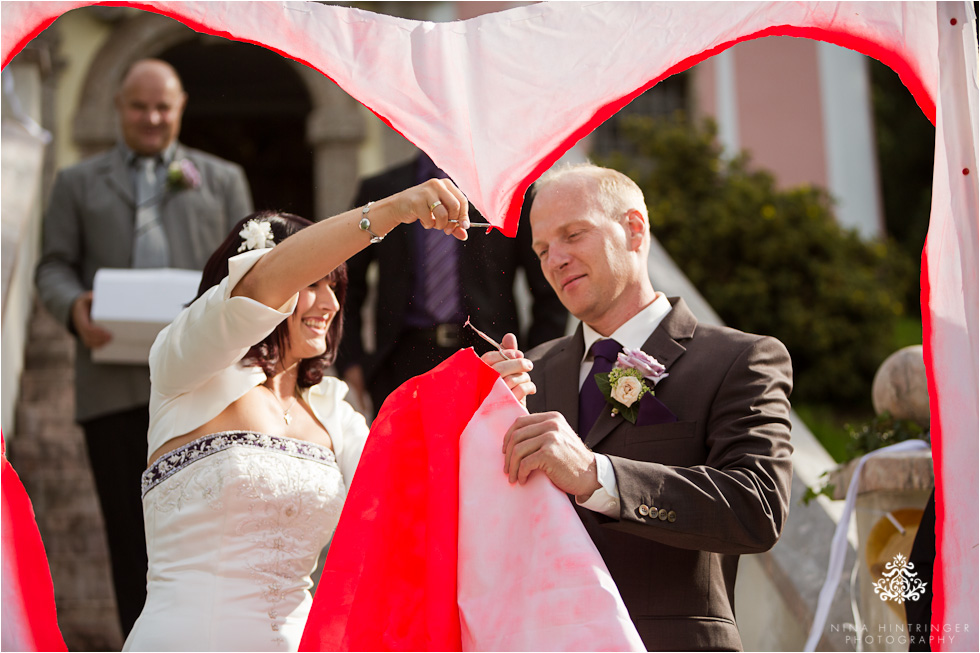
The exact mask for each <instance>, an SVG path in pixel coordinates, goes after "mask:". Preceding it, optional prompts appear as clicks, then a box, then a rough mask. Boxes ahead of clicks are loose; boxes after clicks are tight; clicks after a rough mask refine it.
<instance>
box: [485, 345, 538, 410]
mask: <svg viewBox="0 0 980 653" xmlns="http://www.w3.org/2000/svg"><path fill="white" fill-rule="evenodd" d="M500 346H501V347H502V348H503V350H504V353H503V354H501V353H500V352H499V351H495V350H494V351H488V352H487V353H485V354H483V356H481V357H480V359H481V360H482V361H483V362H484V363H486V364H487V365H489V366H490V367H492V368H493V369H494V370H496V372H497V374H499V375H500V377H501V378H502V379H503V380H504V383H506V384H507V387H508V388H510V391H511V392H513V393H514V396H515V397H516V398H517V400H518V401H519V402H521V403H522V404H523V403H524V398H525V397H526V396H527V395H533V394H534V393H535V392H537V388H535V386H534V383H532V382H531V377H530V376H529V375H528V372H530V371H531V369H532V368H533V367H534V364H533V363H531V361H529V360H528V359H526V358H524V354H523V353H522V352H521V351H520V350H519V349H518V348H517V337H516V336H515V335H514V334H513V333H508V334H507V335H505V336H504V338H503V340H501V341H500Z"/></svg>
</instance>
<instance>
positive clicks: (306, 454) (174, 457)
mask: <svg viewBox="0 0 980 653" xmlns="http://www.w3.org/2000/svg"><path fill="white" fill-rule="evenodd" d="M231 447H254V448H259V449H271V450H273V451H279V452H281V453H284V454H286V455H289V456H295V457H296V458H305V459H307V460H312V461H315V462H321V463H326V464H334V465H335V464H336V462H337V459H336V458H335V457H334V453H333V451H331V450H330V449H328V448H327V447H325V446H323V445H322V444H316V443H315V442H307V441H305V440H296V439H294V438H284V437H280V436H277V435H266V434H264V433H255V432H253V431H224V432H221V433H212V434H210V435H205V436H203V437H200V438H198V439H197V440H194V441H192V442H188V443H187V444H185V445H183V446H180V447H178V448H176V449H174V450H173V451H170V452H167V453H165V454H164V455H162V456H160V458H158V459H157V461H156V462H154V463H153V465H151V466H150V467H149V469H147V470H146V471H145V472H143V478H142V486H143V492H142V495H144V496H145V495H146V493H147V492H149V491H150V490H152V489H153V488H154V487H156V486H157V485H159V484H160V483H162V482H163V481H165V480H167V479H168V478H170V477H171V476H173V475H174V474H176V473H177V472H179V471H180V470H182V469H183V468H185V467H187V466H188V465H190V464H191V463H193V462H195V461H198V460H201V459H202V458H206V457H207V456H210V455H211V454H214V453H218V452H219V451H224V450H225V449H230V448H231Z"/></svg>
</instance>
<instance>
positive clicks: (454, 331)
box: [408, 324, 465, 349]
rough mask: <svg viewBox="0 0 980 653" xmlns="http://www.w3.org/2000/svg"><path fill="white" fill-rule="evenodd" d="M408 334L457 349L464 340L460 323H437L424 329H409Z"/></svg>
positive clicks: (440, 345) (439, 345)
mask: <svg viewBox="0 0 980 653" xmlns="http://www.w3.org/2000/svg"><path fill="white" fill-rule="evenodd" d="M408 334H409V335H411V336H413V337H416V338H420V339H423V340H426V341H428V342H432V343H435V345H436V346H437V347H443V348H445V349H458V348H459V347H462V346H463V343H464V341H465V340H464V327H463V325H461V324H437V325H435V326H434V327H428V328H426V329H409V330H408Z"/></svg>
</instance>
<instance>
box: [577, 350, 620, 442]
mask: <svg viewBox="0 0 980 653" xmlns="http://www.w3.org/2000/svg"><path fill="white" fill-rule="evenodd" d="M589 351H591V352H592V355H593V356H594V360H593V362H592V370H591V371H589V375H588V376H587V377H585V383H583V384H582V390H581V391H580V392H579V397H578V434H579V437H581V438H582V439H583V440H584V439H585V436H586V435H588V434H589V431H591V430H592V426H593V425H594V424H595V422H596V420H597V419H599V413H601V412H602V409H603V407H605V405H606V398H605V397H603V396H602V392H601V391H600V390H599V386H598V384H596V382H595V375H596V374H608V373H609V371H610V370H612V368H613V364H614V363H615V362H616V357H617V355H618V354H619V352H621V351H623V346H622V345H621V344H619V343H618V342H616V341H615V340H611V339H606V340H596V341H595V342H594V343H592V348H591V349H589Z"/></svg>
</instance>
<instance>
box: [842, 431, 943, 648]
mask: <svg viewBox="0 0 980 653" xmlns="http://www.w3.org/2000/svg"><path fill="white" fill-rule="evenodd" d="M856 465H857V460H853V461H851V462H850V463H848V464H847V465H845V466H844V467H843V468H841V469H840V470H839V471H838V472H837V473H836V477H835V478H834V479H832V480H831V482H832V483H834V484H835V496H834V498H835V499H843V498H844V496H845V494H846V492H847V488H848V484H849V483H850V482H852V477H853V474H854V469H855V467H856ZM859 482H860V486H859V489H858V497H857V504H856V505H855V509H854V515H855V520H856V523H857V532H858V556H857V560H856V564H857V567H858V570H857V571H858V573H857V575H856V578H855V581H854V585H853V587H852V599H853V600H854V601H855V602H856V603H857V606H858V610H859V614H860V619H861V624H860V628H859V630H858V632H856V633H854V636H855V637H861V638H862V639H861V644H862V648H863V650H865V651H907V650H908V648H909V644H908V642H909V640H908V632H907V627H906V621H905V605H904V602H905V598H904V597H898V600H893V599H883V598H882V596H881V595H880V594H879V593H876V592H875V584H876V583H878V584H879V585H884V581H883V580H882V579H883V578H885V580H887V578H886V577H885V576H884V574H886V573H888V572H890V571H892V570H893V569H894V568H895V566H896V565H898V566H901V564H902V560H903V558H904V560H905V561H907V560H908V557H909V553H910V552H911V550H912V542H913V540H914V539H915V535H916V533H917V532H918V528H919V521H920V520H921V518H922V510H923V508H924V507H925V505H926V502H927V501H928V499H929V494H930V493H931V492H932V488H933V484H934V477H933V467H932V453H931V452H930V451H928V450H924V451H921V452H914V453H903V454H882V455H879V456H876V457H873V458H870V459H869V460H868V461H867V462H866V463H865V465H864V469H863V470H862V471H861V478H860V479H859ZM898 556H902V558H899V557H898ZM889 565H891V567H889ZM897 573H899V574H901V573H903V572H901V571H899V572H897ZM904 573H908V574H911V573H916V574H917V573H918V572H916V570H915V569H907V570H906V572H904ZM916 578H919V577H918V576H916ZM921 580H923V581H925V582H928V583H931V582H932V579H931V578H926V579H921Z"/></svg>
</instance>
